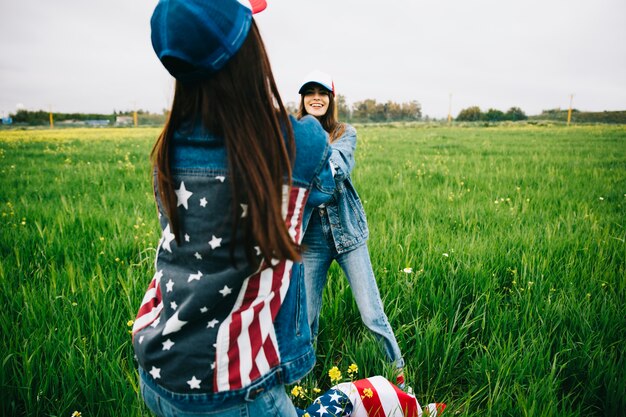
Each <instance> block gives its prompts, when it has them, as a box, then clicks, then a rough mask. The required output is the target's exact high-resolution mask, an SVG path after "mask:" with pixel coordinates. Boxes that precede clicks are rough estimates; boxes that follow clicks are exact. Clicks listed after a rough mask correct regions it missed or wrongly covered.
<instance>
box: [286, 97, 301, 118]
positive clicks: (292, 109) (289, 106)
mask: <svg viewBox="0 0 626 417" xmlns="http://www.w3.org/2000/svg"><path fill="white" fill-rule="evenodd" d="M298 107H299V103H296V102H294V101H289V102H287V103H285V110H287V113H290V114H293V115H294V116H295V115H296V114H298Z"/></svg>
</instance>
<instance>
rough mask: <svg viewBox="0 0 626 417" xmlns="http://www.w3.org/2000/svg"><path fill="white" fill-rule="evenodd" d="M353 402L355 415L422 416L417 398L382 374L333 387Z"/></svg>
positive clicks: (382, 416)
mask: <svg viewBox="0 0 626 417" xmlns="http://www.w3.org/2000/svg"><path fill="white" fill-rule="evenodd" d="M333 388H335V389H338V390H339V391H342V392H343V393H344V394H346V395H347V396H348V398H349V399H350V402H352V406H353V409H352V416H353V417H421V416H422V408H421V407H420V405H419V403H418V402H417V399H416V398H415V397H414V396H413V395H410V394H407V393H406V392H404V391H402V390H401V389H400V388H398V387H396V386H395V385H394V384H392V383H391V382H389V381H388V380H387V379H385V378H383V377H382V376H374V377H370V378H365V379H359V380H357V381H354V382H344V383H342V384H339V385H336V386H335V387H333Z"/></svg>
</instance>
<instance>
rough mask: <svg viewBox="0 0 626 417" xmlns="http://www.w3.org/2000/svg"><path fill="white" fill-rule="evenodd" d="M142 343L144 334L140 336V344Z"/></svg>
mask: <svg viewBox="0 0 626 417" xmlns="http://www.w3.org/2000/svg"><path fill="white" fill-rule="evenodd" d="M142 343H143V336H141V337H140V338H139V344H142Z"/></svg>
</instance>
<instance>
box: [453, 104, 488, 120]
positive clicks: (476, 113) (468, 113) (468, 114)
mask: <svg viewBox="0 0 626 417" xmlns="http://www.w3.org/2000/svg"><path fill="white" fill-rule="evenodd" d="M481 117H482V112H481V111H480V107H478V106H472V107H468V108H466V109H463V110H461V111H460V112H459V115H458V116H457V117H456V120H458V121H459V122H477V121H479V120H481Z"/></svg>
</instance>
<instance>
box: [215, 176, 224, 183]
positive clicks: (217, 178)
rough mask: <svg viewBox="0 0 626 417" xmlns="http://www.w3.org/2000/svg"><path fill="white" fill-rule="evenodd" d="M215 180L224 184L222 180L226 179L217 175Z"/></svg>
mask: <svg viewBox="0 0 626 417" xmlns="http://www.w3.org/2000/svg"><path fill="white" fill-rule="evenodd" d="M215 179H216V180H218V181H220V182H224V180H225V179H226V177H224V176H223V175H218V176H217V177H215Z"/></svg>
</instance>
